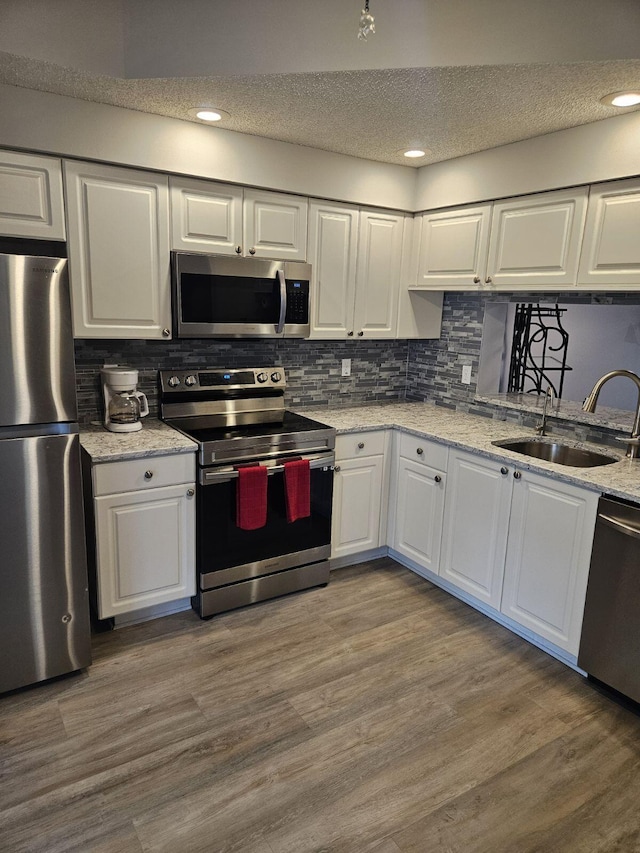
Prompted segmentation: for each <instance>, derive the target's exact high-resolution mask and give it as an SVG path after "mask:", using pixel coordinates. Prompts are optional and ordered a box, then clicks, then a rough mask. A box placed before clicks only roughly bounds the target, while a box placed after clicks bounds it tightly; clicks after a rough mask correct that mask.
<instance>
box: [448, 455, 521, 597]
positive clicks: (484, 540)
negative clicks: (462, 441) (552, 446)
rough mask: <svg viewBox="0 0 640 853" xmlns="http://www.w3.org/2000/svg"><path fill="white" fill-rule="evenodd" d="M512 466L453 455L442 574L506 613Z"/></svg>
mask: <svg viewBox="0 0 640 853" xmlns="http://www.w3.org/2000/svg"><path fill="white" fill-rule="evenodd" d="M509 473H510V472H509V469H508V467H507V466H506V465H501V464H500V462H496V461H492V460H490V459H483V458H482V457H480V456H476V455H474V454H472V453H466V452H464V451H459V450H452V451H450V453H449V480H448V484H447V496H446V500H445V523H444V548H443V558H442V562H441V565H440V572H439V574H440V575H441V577H443V578H444V579H445V580H447V581H449V583H451V584H453V585H454V586H456V587H458V588H459V589H461V590H464V591H465V592H467V593H469V595H472V596H473V597H474V598H477V599H479V600H480V601H482V602H484V603H485V604H488V605H490V606H491V607H494V608H495V609H496V610H499V609H500V599H501V595H502V577H503V573H504V556H505V551H506V545H507V529H508V525H509V505H510V502H511V489H512V483H511V479H510V477H509Z"/></svg>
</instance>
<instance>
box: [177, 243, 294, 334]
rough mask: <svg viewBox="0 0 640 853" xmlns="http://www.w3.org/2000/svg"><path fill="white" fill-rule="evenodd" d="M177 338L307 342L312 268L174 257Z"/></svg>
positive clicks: (220, 257) (210, 257) (221, 258)
mask: <svg viewBox="0 0 640 853" xmlns="http://www.w3.org/2000/svg"><path fill="white" fill-rule="evenodd" d="M171 270H172V280H173V308H174V318H175V323H176V326H177V328H176V332H177V336H178V337H179V338H308V337H309V330H310V325H309V282H310V280H311V266H310V265H309V264H304V263H300V262H298V261H262V260H258V259H256V258H235V257H227V256H224V255H197V254H192V253H189V252H173V253H172V256H171Z"/></svg>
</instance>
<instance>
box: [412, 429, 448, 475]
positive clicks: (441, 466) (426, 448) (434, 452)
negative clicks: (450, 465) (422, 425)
mask: <svg viewBox="0 0 640 853" xmlns="http://www.w3.org/2000/svg"><path fill="white" fill-rule="evenodd" d="M448 455H449V449H448V448H447V447H446V446H445V445H444V444H438V442H437V441H431V440H430V439H428V438H419V437H418V436H416V435H406V434H404V433H403V434H402V435H401V436H400V456H404V458H405V459H412V460H413V461H414V462H420V463H422V464H424V465H428V466H429V467H430V468H436V469H437V470H438V471H446V470H447V458H448Z"/></svg>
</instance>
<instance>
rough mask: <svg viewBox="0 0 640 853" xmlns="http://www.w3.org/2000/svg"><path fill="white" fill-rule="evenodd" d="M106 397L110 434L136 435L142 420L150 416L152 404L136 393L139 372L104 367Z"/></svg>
mask: <svg viewBox="0 0 640 853" xmlns="http://www.w3.org/2000/svg"><path fill="white" fill-rule="evenodd" d="M100 373H101V375H102V391H103V394H104V425H105V427H106V428H107V429H108V430H111V432H136V431H137V430H139V429H142V421H141V418H144V417H145V416H146V415H148V414H149V404H148V402H147V398H146V396H145V395H144V394H143V393H142V391H138V390H137V385H138V371H137V370H135V369H134V368H133V367H124V366H118V365H111V366H108V365H105V366H104V367H103V368H102V370H101V371H100Z"/></svg>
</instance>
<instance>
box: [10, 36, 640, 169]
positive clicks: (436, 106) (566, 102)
mask: <svg viewBox="0 0 640 853" xmlns="http://www.w3.org/2000/svg"><path fill="white" fill-rule="evenodd" d="M0 83H6V84H10V85H15V86H22V87H25V88H29V89H38V90H42V91H47V92H54V93H56V94H60V95H67V96H70V97H74V98H82V99H85V100H89V101H95V102H99V103H105V104H112V105H115V106H120V107H126V108H128V109H134V110H140V111H142V112H149V113H156V114H159V115H165V116H172V117H174V118H179V119H184V120H189V118H188V110H189V109H190V108H192V107H195V106H199V105H201V104H209V105H216V106H218V107H220V108H222V109H224V110H226V111H228V112H229V113H230V118H229V119H228V120H227V121H225V123H224V125H221V126H224V127H225V128H227V129H229V130H235V131H239V132H241V133H248V134H253V135H257V136H264V137H268V138H270V139H279V140H283V141H286V142H293V143H297V144H300V145H308V146H311V147H314V148H321V149H325V150H327V151H335V152H338V153H342V154H351V155H353V156H356V157H364V158H367V159H370V160H378V161H381V162H385V163H399V164H402V165H415V166H416V167H419V166H423V165H426V164H428V163H435V162H438V161H441V160H448V159H450V158H452V157H459V156H461V155H463V154H470V153H473V152H475V151H481V150H484V149H487V148H493V147H496V146H499V145H505V144H507V143H509V142H515V141H517V140H521V139H527V138H530V137H533V136H540V135H542V134H545V133H549V132H552V131H556V130H561V129H563V128H567V127H574V126H576V125H580V124H586V123H589V122H593V121H599V120H601V119H605V118H609V117H611V116H613V115H618V114H620V112H622V111H621V110H617V109H615V108H613V107H606V106H603V105H602V104H601V103H600V102H599V99H600V98H601V97H602V96H603V95H605V94H607V93H609V92H615V91H619V90H621V89H625V88H637V87H638V86H640V61H637V60H623V61H609V62H581V63H573V64H566V65H495V66H491V65H489V66H487V65H483V66H462V67H444V68H442V67H441V68H411V69H392V70H378V71H341V72H326V73H309V74H276V75H263V76H234V77H213V78H191V79H153V80H123V79H119V78H113V77H104V76H101V77H98V76H92V75H89V74H86V73H83V72H80V71H75V70H73V69H69V68H63V67H61V66H59V65H54V64H52V63H47V62H42V61H39V60H34V59H28V58H26V57H22V56H17V55H14V54H10V53H1V52H0ZM413 146H421V147H427V148H429V149H430V150H431V152H432V153H431V154H430V155H429V156H428V157H426V158H422V159H421V160H418V161H413V162H410V161H407V160H406V158H404V157H402V155H401V154H399V153H398V152H399V150H400V149H403V148H406V147H413Z"/></svg>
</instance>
